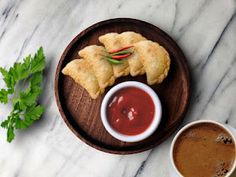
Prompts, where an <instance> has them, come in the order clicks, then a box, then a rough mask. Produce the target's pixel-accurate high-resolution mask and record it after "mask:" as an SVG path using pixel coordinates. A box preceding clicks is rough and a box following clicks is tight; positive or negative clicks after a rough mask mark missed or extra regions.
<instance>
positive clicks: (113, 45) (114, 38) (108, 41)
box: [98, 33, 129, 78]
mask: <svg viewBox="0 0 236 177" xmlns="http://www.w3.org/2000/svg"><path fill="white" fill-rule="evenodd" d="M118 36H119V34H118V33H107V34H105V35H102V36H100V37H99V38H98V39H99V41H100V42H101V43H102V44H103V45H104V46H105V48H106V50H107V51H108V52H111V51H113V50H117V49H120V48H121V47H122V44H121V43H120V40H119V38H118ZM122 61H123V63H122V64H118V65H112V66H113V72H114V76H115V77H116V78H118V77H121V76H127V75H128V74H129V63H128V61H127V59H124V60H122Z"/></svg>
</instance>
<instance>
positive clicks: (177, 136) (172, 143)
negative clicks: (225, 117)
mask: <svg viewBox="0 0 236 177" xmlns="http://www.w3.org/2000/svg"><path fill="white" fill-rule="evenodd" d="M202 123H212V124H215V125H218V126H220V127H221V128H223V129H224V130H225V131H226V132H227V133H229V135H230V136H231V137H232V139H233V141H234V145H235V153H236V138H235V136H234V134H233V133H232V131H231V130H230V129H229V128H228V127H227V126H225V125H224V124H222V123H219V122H217V121H214V120H197V121H193V122H190V123H188V124H186V125H185V126H183V127H182V128H181V129H180V130H179V131H178V132H177V134H176V135H175V136H174V139H173V140H172V142H171V146H170V153H169V156H170V161H171V165H172V167H173V168H174V170H175V172H176V173H177V174H178V176H180V177H184V176H183V175H182V174H181V173H180V171H179V170H178V168H177V167H176V165H175V162H174V156H173V150H174V146H175V143H176V140H177V139H178V138H179V136H180V135H181V134H182V133H183V132H184V131H185V130H187V129H188V128H190V127H192V126H194V125H197V124H202ZM235 168H236V157H235V160H234V164H233V166H232V168H231V170H230V171H229V172H228V173H227V174H226V176H225V177H230V175H232V173H233V172H234V170H235Z"/></svg>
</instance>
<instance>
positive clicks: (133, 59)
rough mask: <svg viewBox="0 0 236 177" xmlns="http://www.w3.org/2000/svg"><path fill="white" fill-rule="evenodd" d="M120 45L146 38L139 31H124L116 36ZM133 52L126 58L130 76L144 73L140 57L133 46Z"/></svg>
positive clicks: (129, 44)
mask: <svg viewBox="0 0 236 177" xmlns="http://www.w3.org/2000/svg"><path fill="white" fill-rule="evenodd" d="M118 38H119V40H120V43H121V46H122V47H127V46H131V45H132V44H134V43H137V42H139V41H144V40H147V39H146V38H145V37H143V36H142V35H141V34H139V33H135V32H132V31H126V32H123V33H121V34H119V36H118ZM132 50H133V54H132V55H131V56H130V57H129V58H128V63H129V70H130V75H131V76H137V75H141V74H144V73H145V70H144V67H143V64H142V62H141V61H140V57H139V55H138V53H137V51H136V50H135V47H134V48H132Z"/></svg>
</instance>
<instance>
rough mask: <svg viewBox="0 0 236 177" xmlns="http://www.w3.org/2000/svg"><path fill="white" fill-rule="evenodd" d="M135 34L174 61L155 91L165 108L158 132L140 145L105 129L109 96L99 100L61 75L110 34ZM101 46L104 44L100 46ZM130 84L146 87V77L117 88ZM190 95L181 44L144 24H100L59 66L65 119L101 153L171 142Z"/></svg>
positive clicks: (129, 21)
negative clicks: (162, 49)
mask: <svg viewBox="0 0 236 177" xmlns="http://www.w3.org/2000/svg"><path fill="white" fill-rule="evenodd" d="M124 31H135V32H138V33H141V34H142V35H143V36H145V37H146V38H147V39H150V40H152V41H156V42H158V43H159V44H161V45H162V46H164V47H165V48H166V50H167V51H168V52H169V54H170V57H171V67H170V71H169V74H168V77H167V78H166V79H165V80H164V82H163V83H161V84H160V85H154V86H152V88H153V89H154V90H155V91H156V93H157V94H158V95H159V97H160V99H161V102H162V106H163V117H162V120H161V124H160V126H159V128H158V129H157V130H156V132H155V133H154V134H153V135H151V136H150V137H149V138H147V139H145V140H143V141H141V142H136V143H126V142H122V141H119V140H117V139H115V138H113V137H112V136H111V135H110V134H108V132H107V131H106V130H105V129H104V127H103V125H102V122H101V118H100V105H101V102H102V99H103V97H104V95H105V94H106V92H107V91H108V90H109V89H110V88H107V89H106V92H105V93H104V94H103V95H101V96H99V98H97V99H96V100H93V99H91V98H90V96H89V95H88V93H87V92H86V91H85V90H84V89H83V88H82V87H81V86H80V85H78V84H76V83H75V82H74V81H73V80H72V79H71V78H70V77H68V76H64V75H63V74H62V73H61V70H62V68H63V67H64V66H65V65H66V64H67V63H68V62H70V61H71V60H73V59H76V58H79V56H78V51H79V50H80V49H82V48H84V47H85V46H87V45H91V44H99V41H98V37H99V36H100V35H102V34H106V33H108V32H118V33H120V32H124ZM99 45H101V44H99ZM127 80H136V81H140V82H143V83H146V76H145V75H143V76H138V77H131V76H126V77H123V78H119V79H117V80H116V82H115V84H114V85H116V84H118V83H120V82H124V81H127ZM189 95H190V83H189V71H188V67H187V64H186V60H185V56H184V54H183V52H182V51H181V49H180V48H179V47H178V46H177V44H176V43H175V42H174V41H173V40H172V39H171V38H170V37H169V36H168V35H167V34H166V33H165V32H163V31H162V30H160V29H159V28H157V27H156V26H153V25H152V24H149V23H147V22H144V21H140V20H135V19H129V18H118V19H111V20H106V21H102V22H99V23H97V24H95V25H93V26H91V27H89V28H87V29H86V30H84V31H83V32H81V33H80V34H79V35H78V36H76V37H75V38H74V39H73V40H72V41H71V43H70V44H69V45H68V46H67V48H66V49H65V51H64V53H63V54H62V56H61V59H60V61H59V64H58V66H57V71H56V77H55V96H56V102H57V106H58V108H59V111H60V113H61V116H62V118H63V119H64V121H65V122H66V124H67V126H68V127H69V128H70V129H71V130H72V131H73V132H74V134H75V135H76V136H77V137H79V138H80V139H81V140H83V141H84V142H85V143H87V144H88V145H90V146H92V147H94V148H96V149H99V150H101V151H105V152H109V153H115V154H131V153H137V152H141V151H145V150H148V149H151V148H153V147H155V146H156V145H158V144H160V143H161V142H163V141H164V140H165V139H167V138H168V137H169V136H170V135H171V134H172V133H173V132H174V130H176V128H177V127H178V125H179V124H180V123H181V121H182V119H183V116H184V114H185V112H186V109H187V106H188V102H189Z"/></svg>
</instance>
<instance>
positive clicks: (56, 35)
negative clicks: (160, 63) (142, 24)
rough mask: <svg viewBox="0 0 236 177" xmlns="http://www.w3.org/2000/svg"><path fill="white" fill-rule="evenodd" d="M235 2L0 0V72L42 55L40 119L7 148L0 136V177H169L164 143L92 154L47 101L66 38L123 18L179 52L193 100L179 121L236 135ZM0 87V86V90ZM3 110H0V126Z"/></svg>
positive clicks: (51, 100) (0, 84) (51, 97)
mask: <svg viewBox="0 0 236 177" xmlns="http://www.w3.org/2000/svg"><path fill="white" fill-rule="evenodd" d="M235 14H236V1H234V0H224V1H222V0H198V1H195V0H145V1H141V0H138V1H137V0H114V1H107V0H97V1H92V0H70V1H66V0H57V1H56V0H43V1H39V0H21V1H20V0H9V1H8V0H0V66H3V67H9V66H11V65H12V64H13V63H14V62H15V61H16V60H19V61H20V60H21V59H22V57H24V56H25V55H27V54H29V53H34V52H35V51H36V49H37V48H38V47H39V46H43V47H44V49H45V53H46V56H47V69H46V72H45V80H44V91H43V94H42V96H41V98H40V101H41V102H42V104H44V105H45V106H46V107H47V110H46V112H45V114H44V116H43V118H42V119H41V120H40V121H38V122H36V123H35V124H34V125H33V126H32V127H31V128H29V129H28V130H26V131H24V132H17V135H16V139H15V140H14V141H13V142H12V143H11V144H9V143H7V142H6V141H5V130H3V129H0V134H1V136H0V176H1V177H32V176H34V177H42V176H45V177H75V176H78V177H146V176H148V177H156V176H157V177H169V176H170V173H169V171H168V168H167V166H168V155H169V147H170V143H171V140H172V138H173V136H172V137H170V138H169V139H168V140H167V141H165V142H164V143H162V144H161V145H160V146H158V147H157V148H154V149H152V150H149V151H146V152H143V153H139V154H134V155H127V156H119V155H111V154H106V153H103V152H100V151H97V150H95V149H93V148H91V147H89V146H87V145H85V144H84V143H83V142H81V141H80V140H79V139H78V138H76V136H75V135H74V134H73V133H72V132H71V131H70V130H69V129H68V128H67V127H66V125H65V124H64V122H63V121H62V119H61V117H60V114H59V112H58V110H57V107H56V103H55V99H54V91H53V88H54V85H53V84H54V83H53V81H54V75H55V70H56V66H57V63H58V60H59V58H60V55H61V54H62V52H63V50H64V48H65V47H66V46H67V44H68V43H69V42H70V41H71V40H72V38H73V37H74V36H75V35H77V34H78V33H79V32H81V31H82V30H83V29H85V28H87V27H88V26H90V25H92V24H94V23H96V22H98V21H101V20H105V19H110V18H116V17H130V18H137V19H141V20H145V21H147V22H150V23H152V24H154V25H156V26H158V27H160V28H162V29H163V30H165V31H166V32H167V33H168V34H169V35H170V36H172V37H173V39H175V40H176V42H177V43H178V44H179V45H180V47H181V48H182V49H183V51H184V53H185V55H186V57H187V59H188V65H189V68H190V71H191V80H192V81H191V82H192V98H191V103H190V107H189V111H188V113H187V115H186V119H185V122H184V123H183V124H186V123H187V122H190V121H193V120H197V119H212V120H216V121H219V122H222V123H227V124H229V125H231V126H232V127H235V128H236V119H235V117H236V111H235V105H236V42H235V41H236V15H235ZM3 86H4V84H3V82H2V80H1V81H0V87H3ZM8 112H9V106H8V105H6V106H2V105H1V107H0V120H2V119H3V118H4V116H6V115H7V114H8Z"/></svg>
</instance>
